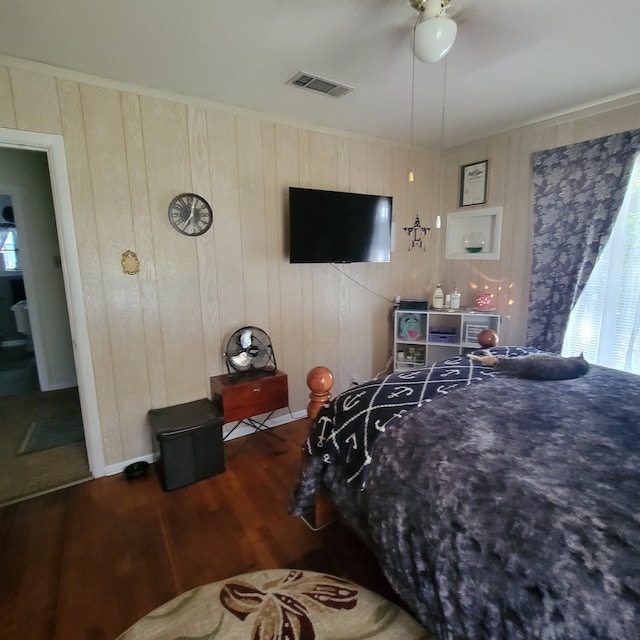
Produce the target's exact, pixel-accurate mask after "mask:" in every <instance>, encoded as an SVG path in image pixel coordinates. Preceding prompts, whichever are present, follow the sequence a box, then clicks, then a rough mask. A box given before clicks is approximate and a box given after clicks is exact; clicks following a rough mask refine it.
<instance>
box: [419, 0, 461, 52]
mask: <svg viewBox="0 0 640 640" xmlns="http://www.w3.org/2000/svg"><path fill="white" fill-rule="evenodd" d="M450 3H451V0H409V4H410V5H411V7H413V9H415V10H416V11H417V12H418V17H417V19H416V24H415V27H414V29H413V55H414V56H415V57H416V58H417V59H418V60H421V61H422V62H438V61H439V60H442V58H444V57H445V56H446V55H447V53H449V51H450V49H451V47H452V46H453V43H454V42H455V40H456V34H457V32H458V25H457V24H456V22H455V21H454V20H453V19H452V18H449V17H447V8H448V6H449V4H450Z"/></svg>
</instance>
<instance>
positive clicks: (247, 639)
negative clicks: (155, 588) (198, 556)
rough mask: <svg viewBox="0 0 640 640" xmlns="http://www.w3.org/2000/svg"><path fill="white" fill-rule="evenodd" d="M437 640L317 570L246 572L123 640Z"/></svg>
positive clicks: (189, 598) (172, 607) (393, 608)
mask: <svg viewBox="0 0 640 640" xmlns="http://www.w3.org/2000/svg"><path fill="white" fill-rule="evenodd" d="M179 638H180V639H183V638H189V639H192V640H199V639H202V640H204V639H205V638H206V639H207V640H213V639H214V638H216V639H218V638H219V639H221V640H222V639H224V640H338V639H344V640H346V639H348V638H361V639H365V638H372V639H383V638H386V639H389V640H392V639H393V640H399V639H402V640H435V637H434V636H432V635H431V634H429V632H427V631H426V630H425V629H424V628H423V627H421V626H420V625H419V624H418V623H417V622H416V621H415V620H414V619H413V618H412V617H411V616H409V615H408V614H407V613H406V612H405V611H403V610H402V609H401V608H400V607H398V606H397V605H395V604H393V603H391V602H389V601H388V600H385V599H384V598H382V597H380V596H378V595H376V594H375V593H373V592H371V591H368V590H367V589H363V588H362V587H360V586H359V585H357V584H355V583H353V582H349V581H347V580H343V579H342V578H337V577H335V576H330V575H325V574H321V573H315V572H312V571H295V570H289V569H277V570H270V571H259V572H256V573H246V574H243V575H240V576H235V577H233V578H229V579H228V580H221V581H220V582H215V583H213V584H209V585H205V586H202V587H197V588H196V589H192V590H191V591H187V592H186V593H183V594H182V595H180V596H178V597H176V598H174V599H173V600H170V601H169V602H167V603H166V604H164V605H162V606H161V607H159V608H157V609H155V610H154V611H152V612H151V613H149V614H148V615H146V616H145V617H144V618H142V619H141V620H139V621H138V622H137V623H135V624H134V625H133V626H132V627H130V628H129V629H128V630H127V631H125V632H124V633H123V634H122V635H121V636H120V637H119V638H118V640H177V639H179Z"/></svg>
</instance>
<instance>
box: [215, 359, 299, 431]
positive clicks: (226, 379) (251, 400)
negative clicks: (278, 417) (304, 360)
mask: <svg viewBox="0 0 640 640" xmlns="http://www.w3.org/2000/svg"><path fill="white" fill-rule="evenodd" d="M211 399H212V400H213V402H214V404H215V405H217V406H218V407H219V408H220V409H221V411H222V414H223V416H224V421H225V423H227V422H234V421H236V420H244V419H245V418H250V417H251V416H257V415H259V414H261V413H268V412H271V411H275V410H276V409H281V408H283V407H286V406H288V405H289V387H288V383H287V374H286V373H283V372H282V371H276V372H275V373H250V374H246V375H244V376H240V377H234V378H232V377H230V376H228V375H224V374H223V375H219V376H213V377H212V378H211Z"/></svg>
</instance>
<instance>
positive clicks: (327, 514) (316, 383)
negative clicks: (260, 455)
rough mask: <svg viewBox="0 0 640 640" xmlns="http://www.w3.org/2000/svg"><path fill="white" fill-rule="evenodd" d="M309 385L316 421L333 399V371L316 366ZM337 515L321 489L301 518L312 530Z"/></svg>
mask: <svg viewBox="0 0 640 640" xmlns="http://www.w3.org/2000/svg"><path fill="white" fill-rule="evenodd" d="M307 386H308V387H309V389H311V393H310V394H309V404H308V405H307V415H308V416H309V418H311V420H313V421H314V422H315V419H316V418H317V417H318V413H319V411H320V409H321V408H322V405H323V404H324V403H325V402H329V400H330V399H331V393H330V392H331V388H332V387H333V373H331V370H330V369H327V367H314V368H313V369H311V371H309V373H308V374H307ZM336 517H337V513H336V510H335V508H334V507H333V504H332V503H331V502H330V500H329V499H328V498H327V497H326V496H325V495H323V491H322V490H320V491H318V492H317V494H316V501H315V506H314V508H313V509H312V510H311V511H310V512H309V513H306V514H305V515H303V516H301V519H302V521H303V522H304V523H305V524H306V525H307V526H308V527H309V528H310V529H311V530H312V531H320V529H324V527H326V526H327V525H330V524H331V523H332V522H333V521H334V520H335V519H336Z"/></svg>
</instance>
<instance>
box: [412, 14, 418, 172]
mask: <svg viewBox="0 0 640 640" xmlns="http://www.w3.org/2000/svg"><path fill="white" fill-rule="evenodd" d="M419 21H420V12H418V16H417V18H416V23H415V24H414V25H413V47H412V51H411V53H412V56H411V133H410V135H409V144H410V149H409V156H410V161H409V182H413V165H414V161H415V155H414V153H413V120H414V112H415V96H416V55H415V51H416V27H417V26H418V22H419Z"/></svg>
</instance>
